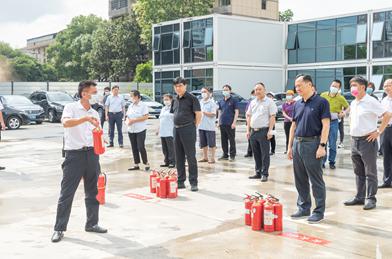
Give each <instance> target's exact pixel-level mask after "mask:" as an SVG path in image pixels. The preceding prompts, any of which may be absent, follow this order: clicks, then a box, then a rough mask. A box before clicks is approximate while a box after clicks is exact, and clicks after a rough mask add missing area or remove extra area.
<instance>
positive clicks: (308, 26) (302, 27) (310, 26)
mask: <svg viewBox="0 0 392 259" xmlns="http://www.w3.org/2000/svg"><path fill="white" fill-rule="evenodd" d="M315 29H316V22H307V23H300V24H298V31H309V30H315Z"/></svg>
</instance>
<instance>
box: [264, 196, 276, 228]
mask: <svg viewBox="0 0 392 259" xmlns="http://www.w3.org/2000/svg"><path fill="white" fill-rule="evenodd" d="M274 219H275V214H274V206H273V204H272V203H271V202H270V201H269V200H267V202H266V203H265V204H264V231H265V232H274V230H275V224H274Z"/></svg>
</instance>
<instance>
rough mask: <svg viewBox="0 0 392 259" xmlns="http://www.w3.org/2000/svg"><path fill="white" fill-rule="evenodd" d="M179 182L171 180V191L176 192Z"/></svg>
mask: <svg viewBox="0 0 392 259" xmlns="http://www.w3.org/2000/svg"><path fill="white" fill-rule="evenodd" d="M176 188H177V183H176V182H170V193H176Z"/></svg>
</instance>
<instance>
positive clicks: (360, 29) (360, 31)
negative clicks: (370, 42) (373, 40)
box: [357, 24, 367, 43]
mask: <svg viewBox="0 0 392 259" xmlns="http://www.w3.org/2000/svg"><path fill="white" fill-rule="evenodd" d="M366 29H367V24H360V25H358V26H357V43H365V42H366V32H367V30H366Z"/></svg>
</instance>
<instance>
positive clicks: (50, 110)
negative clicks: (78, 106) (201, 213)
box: [30, 91, 75, 122]
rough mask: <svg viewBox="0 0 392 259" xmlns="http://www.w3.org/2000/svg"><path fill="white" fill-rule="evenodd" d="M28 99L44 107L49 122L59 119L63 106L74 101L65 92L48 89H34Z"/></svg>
mask: <svg viewBox="0 0 392 259" xmlns="http://www.w3.org/2000/svg"><path fill="white" fill-rule="evenodd" d="M30 100H31V101H32V102H33V103H34V104H37V105H39V106H41V107H42V108H43V109H44V111H45V117H46V118H48V119H49V121H50V122H57V121H60V119H61V115H62V114H63V110H64V106H65V105H66V104H68V103H72V102H74V101H75V99H74V98H72V96H70V95H69V94H67V93H64V92H48V91H36V92H34V93H32V94H31V95H30Z"/></svg>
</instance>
